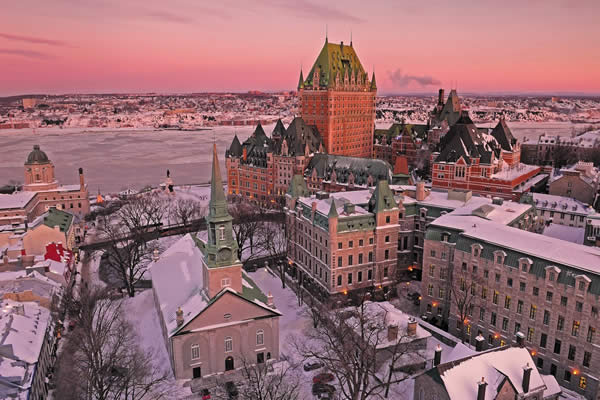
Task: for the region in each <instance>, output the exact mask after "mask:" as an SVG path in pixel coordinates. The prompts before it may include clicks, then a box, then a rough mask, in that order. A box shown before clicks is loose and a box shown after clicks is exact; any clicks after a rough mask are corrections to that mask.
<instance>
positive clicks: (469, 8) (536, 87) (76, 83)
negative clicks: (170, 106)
mask: <svg viewBox="0 0 600 400" xmlns="http://www.w3.org/2000/svg"><path fill="white" fill-rule="evenodd" d="M521 3H526V4H521ZM598 15H600V3H599V2H597V1H594V0H581V1H568V0H548V1H542V0H530V1H528V2H521V1H517V0H508V1H505V2H503V3H502V4H498V3H497V2H492V1H488V0H484V1H475V0H456V1H453V2H446V1H442V0H432V1H429V2H427V4H422V5H418V4H414V2H409V1H387V0H385V1H384V0H381V1H377V2H360V1H358V0H348V1H344V2H317V1H316V0H298V1H294V2H291V1H290V2H287V1H278V0H256V1H255V2H252V3H247V2H241V1H237V0H223V1H221V2H214V3H204V2H197V1H191V0H174V1H172V2H169V3H168V4H167V3H164V2H160V1H158V0H144V1H143V0H128V1H121V2H118V1H115V0H96V1H93V2H90V1H73V0H55V1H53V2H42V1H41V0H22V1H19V2H13V3H11V4H10V5H9V6H5V8H4V9H3V16H4V18H3V21H2V27H1V28H0V96H9V95H18V94H27V93H35V94H68V93H147V92H156V93H193V92H244V91H247V90H261V91H281V90H295V89H296V86H297V82H298V76H299V72H300V68H301V67H302V69H303V72H304V74H305V76H306V74H307V73H308V71H309V70H310V68H311V67H312V62H313V61H314V59H315V58H316V56H317V55H318V52H319V51H320V49H321V47H322V44H323V41H324V40H325V31H326V27H327V30H328V37H329V41H330V42H335V43H339V42H340V41H343V42H344V44H349V42H350V36H351V34H352V37H353V45H354V46H355V48H356V49H357V52H358V54H359V57H360V59H361V62H362V64H363V65H364V66H365V68H366V69H367V71H368V72H369V74H370V73H371V72H372V71H373V69H374V70H375V73H376V76H377V83H378V88H379V90H378V93H379V94H390V93H431V94H433V93H434V92H435V91H436V90H437V88H438V87H445V88H450V87H454V88H457V89H458V90H459V91H460V92H463V93H467V92H470V93H544V94H553V93H556V94H564V93H576V94H598V93H600V54H599V53H598V52H597V51H595V50H597V49H598V48H600V39H598V38H600V26H599V25H598V24H596V23H595V19H597V16H598Z"/></svg>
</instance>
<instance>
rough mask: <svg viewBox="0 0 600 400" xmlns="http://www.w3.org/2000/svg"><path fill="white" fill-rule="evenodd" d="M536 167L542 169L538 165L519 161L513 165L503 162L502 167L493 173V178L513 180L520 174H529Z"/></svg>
mask: <svg viewBox="0 0 600 400" xmlns="http://www.w3.org/2000/svg"><path fill="white" fill-rule="evenodd" d="M536 169H540V167H538V166H537V165H527V164H523V163H518V164H515V165H513V166H510V165H508V164H506V163H505V164H503V166H502V169H501V170H500V171H498V172H496V173H495V174H492V176H491V178H492V179H502V180H513V179H517V178H518V177H520V176H523V175H525V174H528V173H530V172H532V171H534V170H536Z"/></svg>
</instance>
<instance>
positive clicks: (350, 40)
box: [350, 29, 352, 47]
mask: <svg viewBox="0 0 600 400" xmlns="http://www.w3.org/2000/svg"><path fill="white" fill-rule="evenodd" d="M350 47H352V29H350Z"/></svg>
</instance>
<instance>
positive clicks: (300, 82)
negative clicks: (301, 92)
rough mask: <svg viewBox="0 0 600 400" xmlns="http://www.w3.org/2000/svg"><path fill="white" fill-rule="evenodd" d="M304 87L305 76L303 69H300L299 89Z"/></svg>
mask: <svg viewBox="0 0 600 400" xmlns="http://www.w3.org/2000/svg"><path fill="white" fill-rule="evenodd" d="M303 87H304V77H303V76H302V70H300V79H299V80H298V89H302V88H303Z"/></svg>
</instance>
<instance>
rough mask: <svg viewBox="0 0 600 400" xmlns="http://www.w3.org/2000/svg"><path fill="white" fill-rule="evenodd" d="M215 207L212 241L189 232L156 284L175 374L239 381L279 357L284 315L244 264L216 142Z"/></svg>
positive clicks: (167, 255) (156, 272)
mask: <svg viewBox="0 0 600 400" xmlns="http://www.w3.org/2000/svg"><path fill="white" fill-rule="evenodd" d="M208 207H209V213H208V216H207V217H206V222H207V227H208V238H207V240H206V241H204V240H200V239H198V238H196V237H193V236H191V235H190V234H188V235H186V236H184V237H183V238H181V239H180V240H179V241H177V242H176V243H175V244H173V245H172V246H171V247H170V248H169V249H167V250H166V251H165V252H164V253H163V254H162V255H161V256H160V257H155V260H154V261H153V263H151V264H150V266H149V269H150V271H151V274H152V288H153V291H154V300H155V304H156V308H157V310H158V315H159V319H160V322H161V327H162V331H163V332H162V333H163V336H164V339H165V345H166V347H167V351H168V353H169V357H170V362H171V368H172V369H173V373H174V375H175V378H176V379H198V378H206V377H214V376H222V377H223V378H224V379H225V380H236V379H238V378H239V374H236V371H238V370H240V369H241V368H243V367H244V365H256V364H263V363H266V362H267V361H268V360H276V359H278V358H279V317H280V316H281V314H280V313H279V312H278V311H277V309H276V308H275V305H274V303H273V298H272V297H271V296H270V295H269V296H265V295H264V294H263V293H262V292H261V290H260V289H259V288H258V287H257V286H256V284H255V283H254V282H253V281H252V280H251V279H250V278H249V277H248V275H246V273H245V272H244V271H243V270H242V263H241V262H240V260H239V259H238V256H237V244H236V241H235V239H234V238H233V232H232V225H231V224H232V217H231V215H230V214H229V213H228V211H227V201H226V198H225V192H224V190H223V186H222V183H221V174H220V168H219V161H218V159H217V150H216V145H215V146H214V153H213V166H212V180H211V197H210V202H209V206H208Z"/></svg>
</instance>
